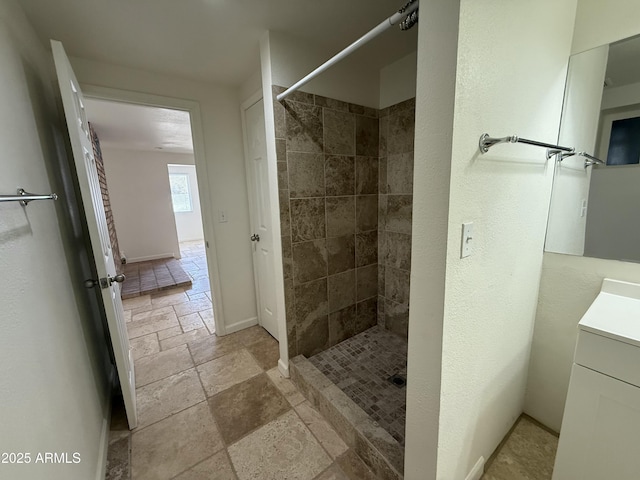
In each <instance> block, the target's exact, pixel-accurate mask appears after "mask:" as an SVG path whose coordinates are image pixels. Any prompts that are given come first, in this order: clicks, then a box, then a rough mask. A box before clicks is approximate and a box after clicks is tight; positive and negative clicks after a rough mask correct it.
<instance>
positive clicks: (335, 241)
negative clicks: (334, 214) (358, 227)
mask: <svg viewBox="0 0 640 480" xmlns="http://www.w3.org/2000/svg"><path fill="white" fill-rule="evenodd" d="M355 259H356V240H355V236H354V235H343V236H342V237H331V238H327V262H328V273H329V275H335V274H336V273H340V272H344V271H346V270H351V269H353V268H355V266H356V262H355Z"/></svg>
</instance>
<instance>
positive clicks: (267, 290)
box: [245, 99, 278, 340]
mask: <svg viewBox="0 0 640 480" xmlns="http://www.w3.org/2000/svg"><path fill="white" fill-rule="evenodd" d="M245 135H246V143H247V155H248V159H247V175H248V176H249V190H250V191H249V198H250V201H251V225H252V230H253V231H252V237H251V240H252V242H253V247H254V248H253V265H254V269H255V272H256V287H257V292H256V293H257V295H258V322H259V323H260V325H262V326H263V327H264V328H265V329H266V330H267V331H268V332H269V333H270V334H271V335H272V336H273V337H274V338H275V339H276V340H277V339H278V321H277V316H276V291H275V287H274V279H275V272H274V263H273V262H274V260H273V242H272V240H271V217H270V212H271V209H270V202H269V179H268V175H267V145H266V143H267V142H266V132H265V127H264V104H263V101H262V99H260V100H259V101H257V102H256V103H254V104H253V105H251V106H250V107H249V108H247V109H246V110H245Z"/></svg>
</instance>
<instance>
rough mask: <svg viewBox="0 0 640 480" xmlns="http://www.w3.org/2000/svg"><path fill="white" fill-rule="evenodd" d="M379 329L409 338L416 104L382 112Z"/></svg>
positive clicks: (391, 108) (406, 104)
mask: <svg viewBox="0 0 640 480" xmlns="http://www.w3.org/2000/svg"><path fill="white" fill-rule="evenodd" d="M379 117H380V120H379V121H380V142H379V145H380V186H379V200H378V205H379V210H378V249H379V250H378V252H379V253H378V258H379V261H378V263H379V266H378V274H379V278H378V295H379V296H378V324H380V325H382V326H384V327H385V328H387V329H388V330H390V331H392V332H394V333H397V334H398V335H402V336H403V337H405V338H406V337H407V335H408V329H409V284H410V281H409V277H410V275H411V217H412V210H413V142H414V136H415V99H411V100H407V101H404V102H402V103H399V104H397V105H394V106H392V107H388V108H385V109H384V110H381V111H380V115H379Z"/></svg>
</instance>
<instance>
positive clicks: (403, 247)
mask: <svg viewBox="0 0 640 480" xmlns="http://www.w3.org/2000/svg"><path fill="white" fill-rule="evenodd" d="M384 256H385V257H384V263H385V265H387V266H390V267H394V268H400V269H402V270H407V271H409V270H411V235H407V234H405V233H396V232H386V233H385V244H384Z"/></svg>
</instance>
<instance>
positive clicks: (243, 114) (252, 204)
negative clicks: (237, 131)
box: [240, 90, 282, 337]
mask: <svg viewBox="0 0 640 480" xmlns="http://www.w3.org/2000/svg"><path fill="white" fill-rule="evenodd" d="M260 100H262V91H261V90H258V91H257V92H256V93H254V94H253V95H251V96H250V97H249V98H248V99H247V100H245V101H244V102H242V103H241V104H240V119H241V122H242V147H243V150H244V169H245V176H244V178H245V181H246V183H247V196H248V197H249V199H248V200H249V227H250V230H251V233H252V234H253V233H254V232H253V228H254V227H255V220H256V213H255V209H256V207H257V199H256V195H255V193H254V191H253V181H252V180H253V169H252V168H251V162H250V161H249V143H248V139H247V110H248V109H249V108H251V107H252V106H253V105H255V104H256V103H258V102H259V101H260ZM265 135H266V133H265ZM253 246H255V245H252V247H253ZM255 254H256V250H255V249H253V251H252V253H251V261H252V264H253V283H254V286H255V289H256V309H257V310H256V311H257V312H258V325H260V326H262V321H261V318H260V312H261V311H262V310H261V306H260V282H259V281H258V272H257V266H256V255H255ZM276 315H277V312H276ZM281 335H282V332H281V331H280V326H279V325H278V336H279V337H281Z"/></svg>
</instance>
